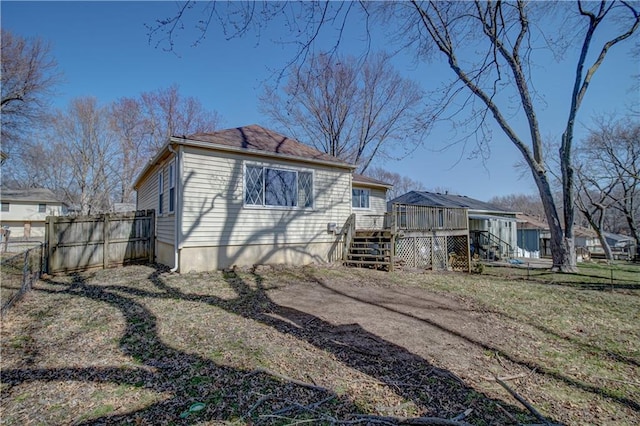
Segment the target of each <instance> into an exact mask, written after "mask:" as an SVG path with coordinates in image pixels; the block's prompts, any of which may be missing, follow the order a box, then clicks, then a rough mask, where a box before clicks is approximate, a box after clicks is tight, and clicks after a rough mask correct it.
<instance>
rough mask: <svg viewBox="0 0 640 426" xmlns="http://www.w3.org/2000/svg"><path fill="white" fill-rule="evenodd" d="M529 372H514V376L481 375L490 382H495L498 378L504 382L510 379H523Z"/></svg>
mask: <svg viewBox="0 0 640 426" xmlns="http://www.w3.org/2000/svg"><path fill="white" fill-rule="evenodd" d="M528 375H529V374H527V373H521V374H514V375H513V376H503V377H495V376H494V377H487V376H481V377H482V378H483V379H484V380H487V381H489V382H495V381H496V379H500V380H502V381H503V382H507V381H509V380H515V379H522V378H523V377H527V376H528Z"/></svg>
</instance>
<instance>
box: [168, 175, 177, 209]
mask: <svg viewBox="0 0 640 426" xmlns="http://www.w3.org/2000/svg"><path fill="white" fill-rule="evenodd" d="M175 196H176V173H175V163H171V164H169V213H173V212H174V210H175V206H176V197H175Z"/></svg>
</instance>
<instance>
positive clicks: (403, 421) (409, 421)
mask: <svg viewBox="0 0 640 426" xmlns="http://www.w3.org/2000/svg"><path fill="white" fill-rule="evenodd" d="M357 417H358V420H356V421H360V420H365V421H374V422H376V421H377V422H380V423H387V424H392V425H433V426H440V425H444V426H471V425H470V424H469V423H467V422H463V421H457V420H449V419H443V418H441V417H412V418H406V417H385V416H369V415H358V416H357Z"/></svg>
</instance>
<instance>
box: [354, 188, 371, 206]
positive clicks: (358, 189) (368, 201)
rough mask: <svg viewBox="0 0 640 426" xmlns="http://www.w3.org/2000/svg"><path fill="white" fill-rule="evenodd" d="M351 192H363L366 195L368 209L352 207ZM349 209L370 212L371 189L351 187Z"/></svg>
mask: <svg viewBox="0 0 640 426" xmlns="http://www.w3.org/2000/svg"><path fill="white" fill-rule="evenodd" d="M353 191H363V192H365V193H366V194H367V204H368V205H369V206H368V207H354V206H353V196H354V194H353ZM351 208H352V209H354V210H371V189H369V188H354V187H351Z"/></svg>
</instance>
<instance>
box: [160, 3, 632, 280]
mask: <svg viewBox="0 0 640 426" xmlns="http://www.w3.org/2000/svg"><path fill="white" fill-rule="evenodd" d="M193 5H194V3H193V2H185V3H183V4H181V5H180V6H179V8H178V11H177V13H176V15H175V16H174V17H171V18H168V19H163V20H158V21H157V22H156V25H155V26H152V27H151V28H150V36H151V37H154V36H155V37H157V38H158V39H159V42H165V43H167V45H168V46H169V48H170V49H171V48H173V46H174V45H173V42H174V40H175V29H176V28H181V24H182V22H183V20H184V19H185V18H186V16H187V14H188V12H190V11H191V9H192V8H193ZM227 7H233V6H227ZM256 7H257V6H256V4H255V3H249V4H247V3H244V4H240V5H238V6H236V11H238V13H235V14H229V13H226V14H224V15H221V14H220V13H219V11H218V10H217V7H216V5H210V4H208V5H207V6H206V7H205V10H204V12H205V13H206V14H205V19H200V20H199V21H198V24H197V25H198V27H199V28H200V29H201V30H202V31H203V34H204V33H205V32H206V31H207V29H208V28H209V24H210V23H211V21H212V20H214V19H218V20H219V21H220V23H221V25H222V28H223V29H224V30H225V34H227V35H228V36H231V37H233V36H241V35H244V34H246V33H247V32H248V31H252V30H255V31H258V33H259V31H260V30H261V29H262V27H263V25H265V22H268V21H270V20H276V19H282V18H278V17H280V16H281V15H283V16H284V17H285V18H284V19H285V23H286V24H288V27H289V28H292V29H294V30H296V31H292V34H295V37H296V39H297V40H299V41H298V46H299V51H298V52H297V53H296V54H295V56H294V59H293V60H292V61H291V62H290V64H292V63H296V62H301V61H304V59H305V58H306V57H307V54H308V53H309V52H310V51H311V50H312V47H313V44H314V41H315V40H316V39H317V38H318V36H319V34H320V32H321V30H322V29H327V28H328V29H329V30H331V31H332V32H333V34H334V36H335V37H336V38H337V40H338V41H337V42H336V46H337V45H338V44H339V42H340V39H341V37H342V35H343V31H344V29H345V27H346V25H347V23H352V22H353V21H349V15H350V14H351V13H352V12H354V11H360V12H362V15H361V16H362V17H363V19H361V20H360V22H361V23H362V25H363V26H364V28H365V30H368V28H369V27H370V25H371V22H372V21H373V20H374V19H378V20H379V21H378V22H381V23H382V25H383V26H384V28H387V29H393V28H396V29H398V34H397V36H396V37H395V38H394V40H393V41H395V42H397V43H398V44H399V46H400V49H407V50H409V51H411V52H413V53H416V54H417V57H418V58H424V59H432V58H436V57H437V58H442V59H444V61H445V62H446V64H447V66H448V67H449V69H450V71H451V76H452V77H453V81H452V82H451V83H450V84H447V85H446V86H445V87H443V89H442V90H441V91H439V94H440V98H439V100H438V99H437V98H434V99H432V102H434V103H435V108H434V111H433V112H432V114H430V115H429V116H428V118H432V119H434V120H435V119H438V118H449V119H451V120H453V121H457V122H458V123H459V125H462V128H464V129H468V131H470V133H471V134H472V136H473V137H475V139H476V141H477V144H478V150H479V151H483V150H486V147H487V146H488V142H489V140H490V139H491V133H490V126H489V124H490V123H492V124H494V125H496V126H497V127H498V128H499V131H501V132H502V134H503V135H504V136H505V137H506V139H507V140H509V141H510V142H511V143H512V144H513V145H514V146H515V147H516V148H517V149H518V150H519V152H520V153H521V155H522V157H523V159H524V161H525V163H526V164H527V166H528V168H529V170H530V172H531V174H532V176H533V179H534V181H535V183H536V186H537V188H538V192H539V193H540V198H541V201H542V204H543V206H544V210H545V216H546V218H547V222H548V224H549V228H550V231H551V252H552V258H553V264H554V269H560V270H562V271H568V272H572V271H575V270H576V263H575V261H576V260H575V252H574V239H573V222H574V216H575V213H574V199H573V198H574V169H573V159H572V151H573V150H572V147H573V135H574V127H575V123H576V118H577V115H578V111H579V110H580V107H581V105H582V102H583V100H584V98H585V95H586V93H587V90H588V87H589V85H590V83H591V82H592V80H593V77H594V75H595V73H596V71H597V70H598V68H599V67H600V65H601V64H602V63H603V61H604V59H605V58H606V56H607V54H608V53H609V51H610V49H611V48H612V47H613V46H615V45H617V44H619V43H620V42H622V41H624V40H626V39H628V38H630V37H631V36H633V35H634V33H636V30H637V29H638V26H639V25H640V13H639V12H638V9H637V5H636V4H635V3H632V2H628V1H621V0H617V1H616V0H614V1H607V0H602V1H600V2H583V1H580V0H578V1H576V2H575V3H573V4H572V5H570V4H569V3H562V2H561V3H544V2H530V3H529V2H524V1H515V2H503V1H484V2H483V1H479V0H477V1H474V2H436V1H424V2H423V1H416V0H413V1H411V2H393V3H384V4H380V3H363V2H359V3H351V2H349V3H339V4H332V3H331V2H328V1H327V2H309V3H302V4H300V5H298V8H297V9H295V11H294V6H292V5H290V4H289V3H287V4H276V5H271V4H269V3H267V4H266V5H264V6H263V9H262V10H256ZM226 11H227V12H228V9H227V10H226ZM225 21H227V22H225ZM229 21H230V22H229ZM289 24H290V25H289ZM367 34H369V32H368V31H367ZM603 39H604V40H605V41H604V42H601V41H600V40H603ZM300 40H301V41H300ZM557 40H561V42H562V44H564V45H565V46H566V48H572V49H573V48H575V49H577V51H578V57H577V60H576V62H575V65H574V67H567V69H573V70H572V71H570V72H572V79H573V85H572V86H573V87H572V88H571V90H569V91H568V92H567V93H566V94H565V95H564V96H565V98H564V99H566V100H567V101H568V102H567V104H568V105H569V109H568V111H567V119H566V124H565V126H564V131H563V133H562V137H561V146H560V150H559V152H558V154H557V156H558V158H559V163H560V165H561V171H562V194H563V197H562V198H563V199H562V209H561V211H562V216H563V217H562V219H563V220H561V217H560V214H559V211H560V209H559V208H558V205H557V204H556V202H555V200H554V197H553V193H552V190H551V185H550V177H549V174H548V171H547V169H546V167H545V162H546V161H545V155H546V154H547V153H545V152H544V149H543V148H544V144H543V140H542V137H541V125H540V122H539V117H538V111H539V110H540V109H541V108H544V107H545V102H544V100H543V99H541V97H540V96H539V94H538V93H537V92H536V90H535V87H536V86H535V84H534V81H533V72H532V69H533V68H534V63H535V59H534V57H535V56H536V55H537V54H539V53H540V52H543V53H544V54H548V53H549V52H550V51H551V50H553V49H557V48H558V45H557V44H555V43H556V41H557ZM576 42H577V46H574V43H576ZM560 53H562V52H560ZM559 56H563V55H559ZM432 95H433V94H432ZM461 117H466V118H462V119H461ZM521 123H526V124H525V125H524V129H523V128H522V127H521Z"/></svg>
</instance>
